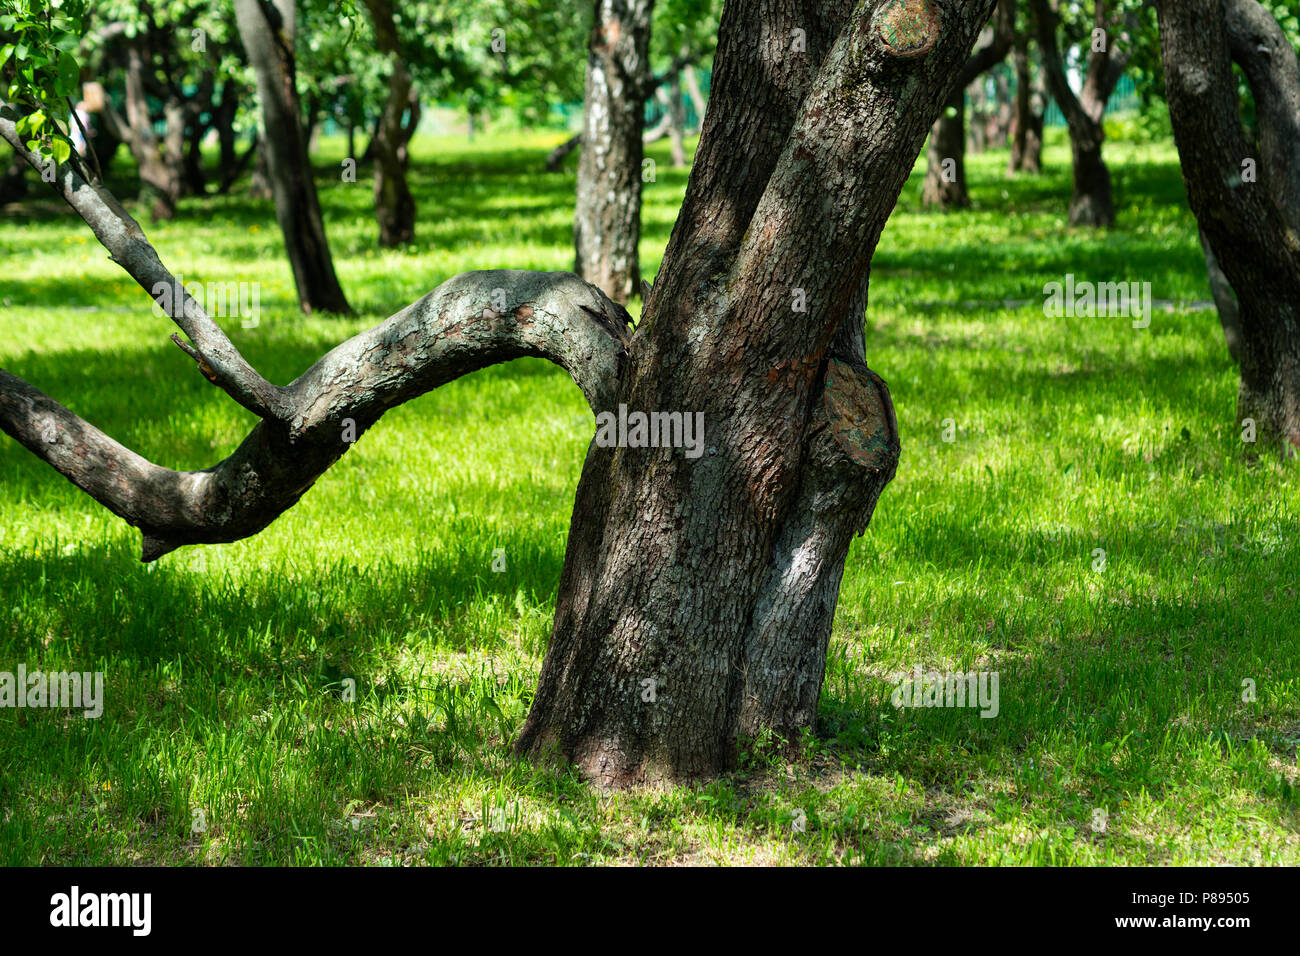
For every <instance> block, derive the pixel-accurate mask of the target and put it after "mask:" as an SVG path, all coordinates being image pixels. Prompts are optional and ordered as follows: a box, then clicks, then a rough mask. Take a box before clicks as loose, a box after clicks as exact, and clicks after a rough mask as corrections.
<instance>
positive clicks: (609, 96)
mask: <svg viewBox="0 0 1300 956" xmlns="http://www.w3.org/2000/svg"><path fill="white" fill-rule="evenodd" d="M653 6H654V0H596V8H595V22H594V23H593V25H592V28H591V40H590V42H589V44H588V49H587V83H586V100H585V103H584V107H583V114H584V115H583V127H582V155H581V156H580V157H579V160H578V198H577V208H576V210H575V212H574V218H573V242H574V247H575V251H576V258H575V265H574V271H575V272H576V273H578V275H580V276H582V277H583V278H584V279H586V280H587V281H588V282H590V283H592V284H593V285H595V286H597V287H599V288H601V289H603V290H604V291H605V293H606V294H607V295H608V296H609V297H610V298H612V299H613V300H614V301H615V302H626V301H627V300H628V299H630V298H631V297H632V294H633V293H634V292H635V291H636V290H637V288H638V285H639V283H640V279H641V265H640V260H639V258H638V246H639V245H640V242H641V182H642V179H641V176H642V170H641V158H642V150H641V129H642V126H643V124H644V111H645V92H646V91H645V81H646V77H647V75H648V74H649V70H648V59H647V58H648V53H649V48H650V22H651V11H652V9H653Z"/></svg>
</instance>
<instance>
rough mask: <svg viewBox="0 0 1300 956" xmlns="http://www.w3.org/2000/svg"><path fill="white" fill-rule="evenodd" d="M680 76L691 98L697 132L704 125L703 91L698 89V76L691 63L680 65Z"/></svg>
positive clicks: (705, 106)
mask: <svg viewBox="0 0 1300 956" xmlns="http://www.w3.org/2000/svg"><path fill="white" fill-rule="evenodd" d="M682 78H683V79H684V80H685V81H686V95H687V96H689V97H690V98H691V106H692V108H694V110H695V131H696V132H697V133H698V132H699V130H700V127H702V126H703V125H704V111H705V110H706V109H708V104H707V103H706V102H705V99H704V91H703V90H702V89H700V77H699V74H697V73H696V72H695V66H694V65H693V64H690V63H687V64H686V65H685V66H684V67H682Z"/></svg>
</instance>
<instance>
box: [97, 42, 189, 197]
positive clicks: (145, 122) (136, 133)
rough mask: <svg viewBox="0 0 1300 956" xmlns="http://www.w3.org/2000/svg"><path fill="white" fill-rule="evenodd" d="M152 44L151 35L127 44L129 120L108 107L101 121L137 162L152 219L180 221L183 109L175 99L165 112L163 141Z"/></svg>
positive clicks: (127, 108) (183, 130) (127, 114)
mask: <svg viewBox="0 0 1300 956" xmlns="http://www.w3.org/2000/svg"><path fill="white" fill-rule="evenodd" d="M147 42H148V37H147V35H146V34H143V33H141V34H138V35H136V36H135V37H133V38H131V40H130V41H129V42H128V43H127V47H126V69H125V80H126V83H125V85H126V105H125V109H126V117H125V118H123V117H120V116H118V114H117V112H116V111H115V110H114V109H113V107H112V104H110V103H109V102H107V101H105V103H104V110H103V112H102V113H101V114H100V115H102V116H103V117H104V120H105V123H106V124H107V126H108V128H109V131H110V132H111V133H112V135H113V136H114V137H115V138H117V139H118V140H120V141H121V142H124V143H126V145H127V148H128V149H129V150H130V151H131V156H132V158H133V159H135V164H136V169H137V170H138V172H139V176H140V195H139V200H140V202H141V203H144V204H146V205H148V206H149V210H150V215H151V216H152V218H154V219H155V220H165V219H172V218H175V216H176V202H177V200H178V199H179V198H180V194H181V183H182V178H181V166H182V149H183V146H184V137H185V121H184V115H183V112H182V110H181V106H180V103H179V102H178V101H177V100H176V99H174V98H171V99H169V100H168V101H167V104H166V107H165V111H164V122H165V132H164V134H163V140H162V142H161V143H160V142H159V141H158V137H157V136H156V135H155V133H154V128H153V115H152V114H151V113H150V111H149V102H148V99H147V97H146V93H145V89H146V82H145V79H146V78H145V71H146V70H147V69H148V67H149V62H150V60H149V51H148V48H147V45H146V44H147Z"/></svg>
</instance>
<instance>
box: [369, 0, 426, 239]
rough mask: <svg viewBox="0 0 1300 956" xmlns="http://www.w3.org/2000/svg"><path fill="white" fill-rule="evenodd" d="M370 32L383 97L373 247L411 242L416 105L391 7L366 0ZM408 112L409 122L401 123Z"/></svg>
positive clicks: (376, 147) (383, 0)
mask: <svg viewBox="0 0 1300 956" xmlns="http://www.w3.org/2000/svg"><path fill="white" fill-rule="evenodd" d="M366 7H367V9H369V11H370V19H371V21H372V22H373V23H374V28H375V44H376V46H378V48H379V51H380V52H381V53H383V54H385V55H386V56H387V57H388V61H389V74H388V97H387V99H385V101H384V108H383V111H382V112H381V113H380V116H379V125H378V127H377V128H376V130H375V137H374V139H373V140H372V143H373V145H374V150H375V216H376V218H377V219H378V220H379V244H380V245H381V246H388V247H392V246H401V245H405V244H406V243H408V242H411V241H412V240H413V239H414V238H415V197H414V196H412V195H411V189H410V187H409V186H408V185H407V182H406V168H407V166H408V165H409V163H410V154H409V152H408V148H407V147H408V145H409V143H410V141H411V137H412V136H414V135H415V128H416V126H417V125H418V124H419V117H420V101H419V97H418V96H417V95H416V92H415V84H414V81H413V80H412V77H411V71H410V68H409V67H408V66H407V65H406V61H405V60H404V59H403V57H402V51H401V45H400V43H399V41H398V36H397V26H396V24H395V23H394V21H393V5H392V3H390V2H389V0H366ZM408 112H409V114H410V117H409V119H406V120H404V117H406V115H407V113H408Z"/></svg>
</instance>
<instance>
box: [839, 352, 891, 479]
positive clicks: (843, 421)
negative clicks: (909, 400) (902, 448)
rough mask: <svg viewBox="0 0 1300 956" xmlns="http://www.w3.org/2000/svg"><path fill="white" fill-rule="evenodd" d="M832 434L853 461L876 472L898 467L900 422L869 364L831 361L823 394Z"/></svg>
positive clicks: (881, 380) (879, 378)
mask: <svg viewBox="0 0 1300 956" xmlns="http://www.w3.org/2000/svg"><path fill="white" fill-rule="evenodd" d="M822 402H823V406H824V409H825V413H826V418H827V420H828V421H829V422H830V429H831V435H833V436H834V438H835V441H836V442H837V443H838V444H839V446H840V448H842V449H843V450H844V453H845V454H846V455H848V456H849V458H851V459H852V460H853V461H854V462H856V463H857V464H859V465H861V466H862V467H863V468H866V469H868V470H870V471H873V472H883V471H886V470H889V471H891V472H892V470H893V468H894V467H895V466H896V465H897V464H898V454H899V440H898V421H897V419H896V418H895V417H894V408H893V403H892V402H891V401H890V400H889V389H888V386H886V385H885V382H884V380H883V379H882V378H881V377H880V376H879V375H877V374H876V373H875V372H873V371H871V369H869V368H867V366H866V365H861V366H856V365H850V364H849V363H848V362H843V361H841V360H839V359H831V360H830V362H828V363H827V366H826V387H825V389H824V390H823V393H822Z"/></svg>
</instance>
